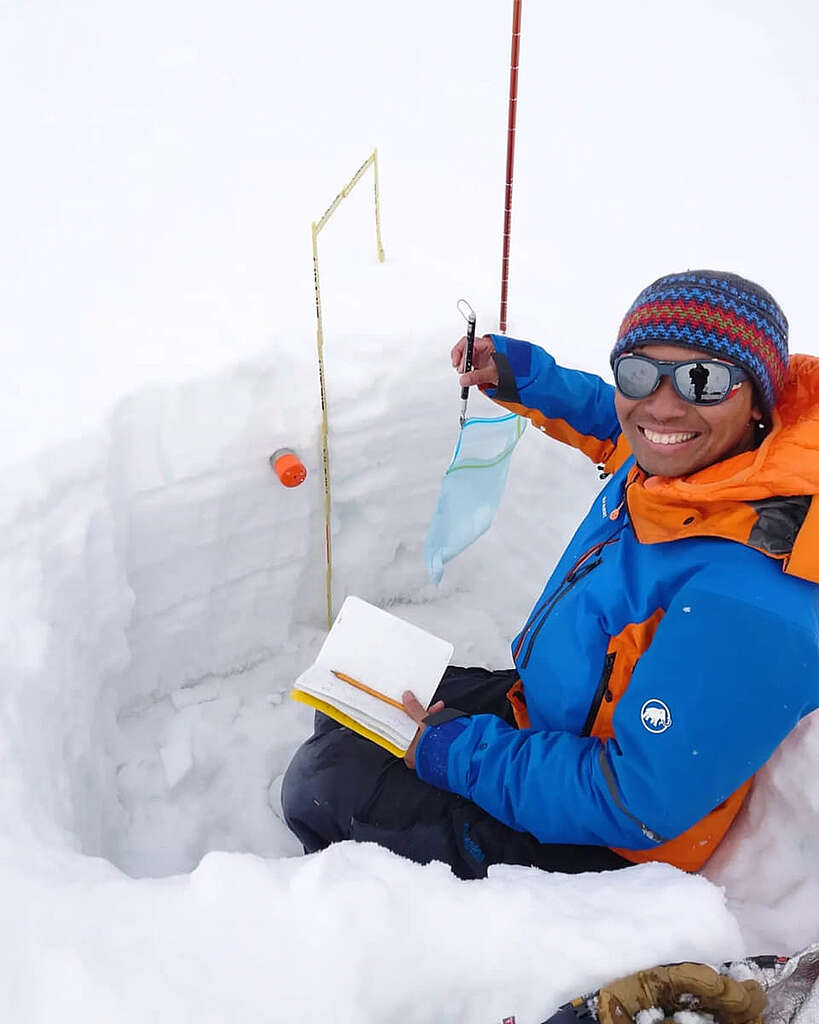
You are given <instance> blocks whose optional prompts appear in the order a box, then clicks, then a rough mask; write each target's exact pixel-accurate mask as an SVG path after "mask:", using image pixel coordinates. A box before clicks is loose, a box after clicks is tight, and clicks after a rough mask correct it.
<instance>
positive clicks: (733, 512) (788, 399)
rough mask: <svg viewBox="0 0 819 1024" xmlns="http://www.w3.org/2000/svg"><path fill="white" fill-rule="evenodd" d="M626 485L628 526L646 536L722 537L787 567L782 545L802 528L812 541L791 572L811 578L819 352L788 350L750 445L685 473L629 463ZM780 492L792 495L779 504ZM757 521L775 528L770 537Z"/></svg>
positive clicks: (818, 567) (818, 468)
mask: <svg viewBox="0 0 819 1024" xmlns="http://www.w3.org/2000/svg"><path fill="white" fill-rule="evenodd" d="M626 488H627V490H626V497H627V502H628V509H629V514H630V516H631V520H632V523H633V524H634V529H635V532H636V534H637V537H638V538H639V540H641V541H642V542H643V543H646V544H656V543H661V542H664V541H671V540H678V539H680V538H682V537H694V536H709V537H723V538H726V539H728V540H735V541H739V542H740V543H742V544H748V545H749V546H751V547H756V548H758V550H760V551H764V552H765V554H768V555H771V556H772V557H776V558H781V559H782V560H783V561H784V562H785V563H786V565H785V567H786V571H789V572H791V571H792V569H791V566H790V564H789V562H790V561H791V559H790V557H789V556H790V550H791V549H793V550H795V547H794V546H795V545H796V544H797V536H798V535H799V536H801V534H802V533H804V531H805V529H806V528H807V529H809V533H810V536H811V537H813V536H814V535H816V540H817V543H811V544H807V543H805V544H803V545H801V546H800V551H801V550H802V547H804V548H805V550H804V551H803V553H802V556H801V557H800V558H799V559H798V560H797V561H798V564H797V571H796V572H794V573H793V574H794V575H799V576H804V577H805V578H807V579H813V580H814V581H816V582H819V497H817V496H819V358H816V357H814V356H805V355H794V356H791V360H790V374H789V380H788V383H787V385H786V387H785V389H784V391H783V394H782V396H781V398H780V400H779V402H778V403H777V406H776V409H775V410H774V413H773V426H772V429H771V431H770V433H769V434H768V436H767V437H766V438H765V440H764V441H763V442H762V444H761V445H760V446H759V447H758V448H756V449H754V450H753V451H750V452H743V453H742V454H740V455H735V456H733V457H732V458H730V459H725V460H724V461H723V462H717V463H715V464H714V465H713V466H707V467H706V468H705V469H702V470H700V471H699V472H697V473H693V474H692V475H691V476H689V477H646V475H645V474H644V473H643V472H642V470H640V469H639V468H638V467H636V466H635V467H633V468H632V469H631V470H630V472H629V474H628V479H627V484H626ZM783 498H786V499H788V498H796V499H800V500H798V501H795V502H791V503H789V504H787V503H786V504H785V505H783V502H782V499H783ZM809 499H812V500H809ZM772 509H776V510H777V512H776V515H773V516H772V514H771V510H772ZM763 512H764V513H765V515H764V518H763ZM783 516H784V519H783ZM765 523H768V525H769V526H771V524H772V526H771V528H773V529H774V533H775V534H777V536H775V537H774V538H773V542H772V543H769V540H770V536H769V534H770V530H769V529H768V527H766V526H765ZM787 523H790V526H791V527H792V529H791V531H790V532H791V534H792V536H791V538H790V545H788V543H787V532H788V531H787V529H785V530H784V534H783V528H784V527H785V526H787ZM763 527H764V528H763ZM783 538H784V539H783ZM802 540H803V541H804V540H805V538H802ZM783 547H785V548H788V550H783ZM808 549H810V550H808Z"/></svg>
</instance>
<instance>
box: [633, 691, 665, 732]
mask: <svg viewBox="0 0 819 1024" xmlns="http://www.w3.org/2000/svg"><path fill="white" fill-rule="evenodd" d="M640 721H641V722H642V723H643V725H644V726H645V727H646V729H648V731H649V732H653V733H661V732H665V731H666V729H668V728H670V727H671V712H670V711H669V710H668V706H667V705H666V704H664V703H663V702H662V701H661V700H657V698H656V697H652V698H651V700H647V701H646V702H645V704H643V706H642V708H641V710H640Z"/></svg>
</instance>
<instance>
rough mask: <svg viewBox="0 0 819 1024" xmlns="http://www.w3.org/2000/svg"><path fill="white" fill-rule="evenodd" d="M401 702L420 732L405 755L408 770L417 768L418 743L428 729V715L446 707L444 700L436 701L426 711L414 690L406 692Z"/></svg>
mask: <svg viewBox="0 0 819 1024" xmlns="http://www.w3.org/2000/svg"><path fill="white" fill-rule="evenodd" d="M401 702H402V703H403V705H404V710H405V711H406V712H407V714H408V715H409V716H410V718H411V719H412V720H413V721H414V722H417V723H418V732H416V734H415V737H414V739H413V741H412V743H410V745H409V748H408V750H407V752H406V754H404V764H405V765H406V766H407V768H415V748H416V747H417V746H418V741H419V740H420V739H421V733H422V732H423V731H424V729H426V726H425V725H424V719H425V718H426V717H427V715H431V714H432V713H433V711H440V710H441V708H442V707H443V706H444V702H443V701H442V700H436V701H435V703H434V704H432V705H430V708H429V710H428V711H427V710H425V709H424V706H423V705H422V704H421V702H420V701H419V700H418V698H417V697H416V696H415V694H414V693H413V692H412V690H406V691H405V692H404V693H403V694H402V695H401Z"/></svg>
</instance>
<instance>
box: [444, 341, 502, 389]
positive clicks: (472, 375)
mask: <svg viewBox="0 0 819 1024" xmlns="http://www.w3.org/2000/svg"><path fill="white" fill-rule="evenodd" d="M465 348H466V338H461V340H460V341H459V342H458V344H457V345H456V346H455V348H453V350H452V365H453V366H454V367H455V369H456V370H460V369H461V368H462V367H463V365H464V349H465ZM494 351H495V345H494V342H493V341H492V339H491V338H490V337H489V335H488V334H484V335H483V336H482V337H480V338H476V339H475V345H474V346H473V349H472V370H471V371H470V372H469V373H462V374H461V375H460V377H459V378H458V383H459V384H460V385H461V387H462V388H470V387H472V385H473V384H484V385H485V386H487V387H491V388H494V387H497V385H498V368H497V366H495V360H494V359H493V358H492V353H493V352H494Z"/></svg>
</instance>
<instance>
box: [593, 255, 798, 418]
mask: <svg viewBox="0 0 819 1024" xmlns="http://www.w3.org/2000/svg"><path fill="white" fill-rule="evenodd" d="M641 345H684V346H687V347H689V348H694V349H700V350H701V351H703V352H710V353H711V354H712V355H714V356H716V357H717V358H718V359H725V360H727V361H728V362H731V363H735V364H736V365H737V366H741V367H742V368H743V369H744V370H747V372H748V373H749V374H750V376H751V379H752V380H753V382H754V384H755V385H756V389H757V395H758V398H759V401H760V403H761V405H762V406H763V410H764V412H765V413H766V414H767V413H770V411H771V409H772V408H773V407H774V405H775V404H776V401H777V398H778V397H779V395H780V393H781V391H782V389H783V387H784V386H785V381H786V380H787V377H788V321H787V319H786V318H785V314H784V313H783V312H782V310H781V309H780V308H779V306H778V305H777V303H776V302H775V301H774V299H773V298H772V296H771V295H769V294H768V292H766V291H765V289H764V288H760V286H759V285H758V284H754V283H753V282H752V281H746V280H745V278H743V277H739V276H738V275H737V274H728V273H725V272H723V271H719V270H687V271H686V272H685V273H684V274H668V275H667V276H666V277H661V278H660V279H659V280H657V281H655V282H654V284H650V285H649V286H648V288H644V289H643V291H641V292H640V294H639V295H638V296H637V298H636V300H635V302H634V303H633V305H632V306H631V309H629V311H628V313H626V315H625V318H624V320H623V322H622V324H621V325H620V332H619V334H618V335H617V344H616V345H615V346H614V349H613V351H612V353H611V363H612V366H613V365H614V361H615V359H616V358H617V357H618V356H621V355H622V354H623V353H624V352H630V351H631V350H632V349H635V348H638V347H640V346H641Z"/></svg>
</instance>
